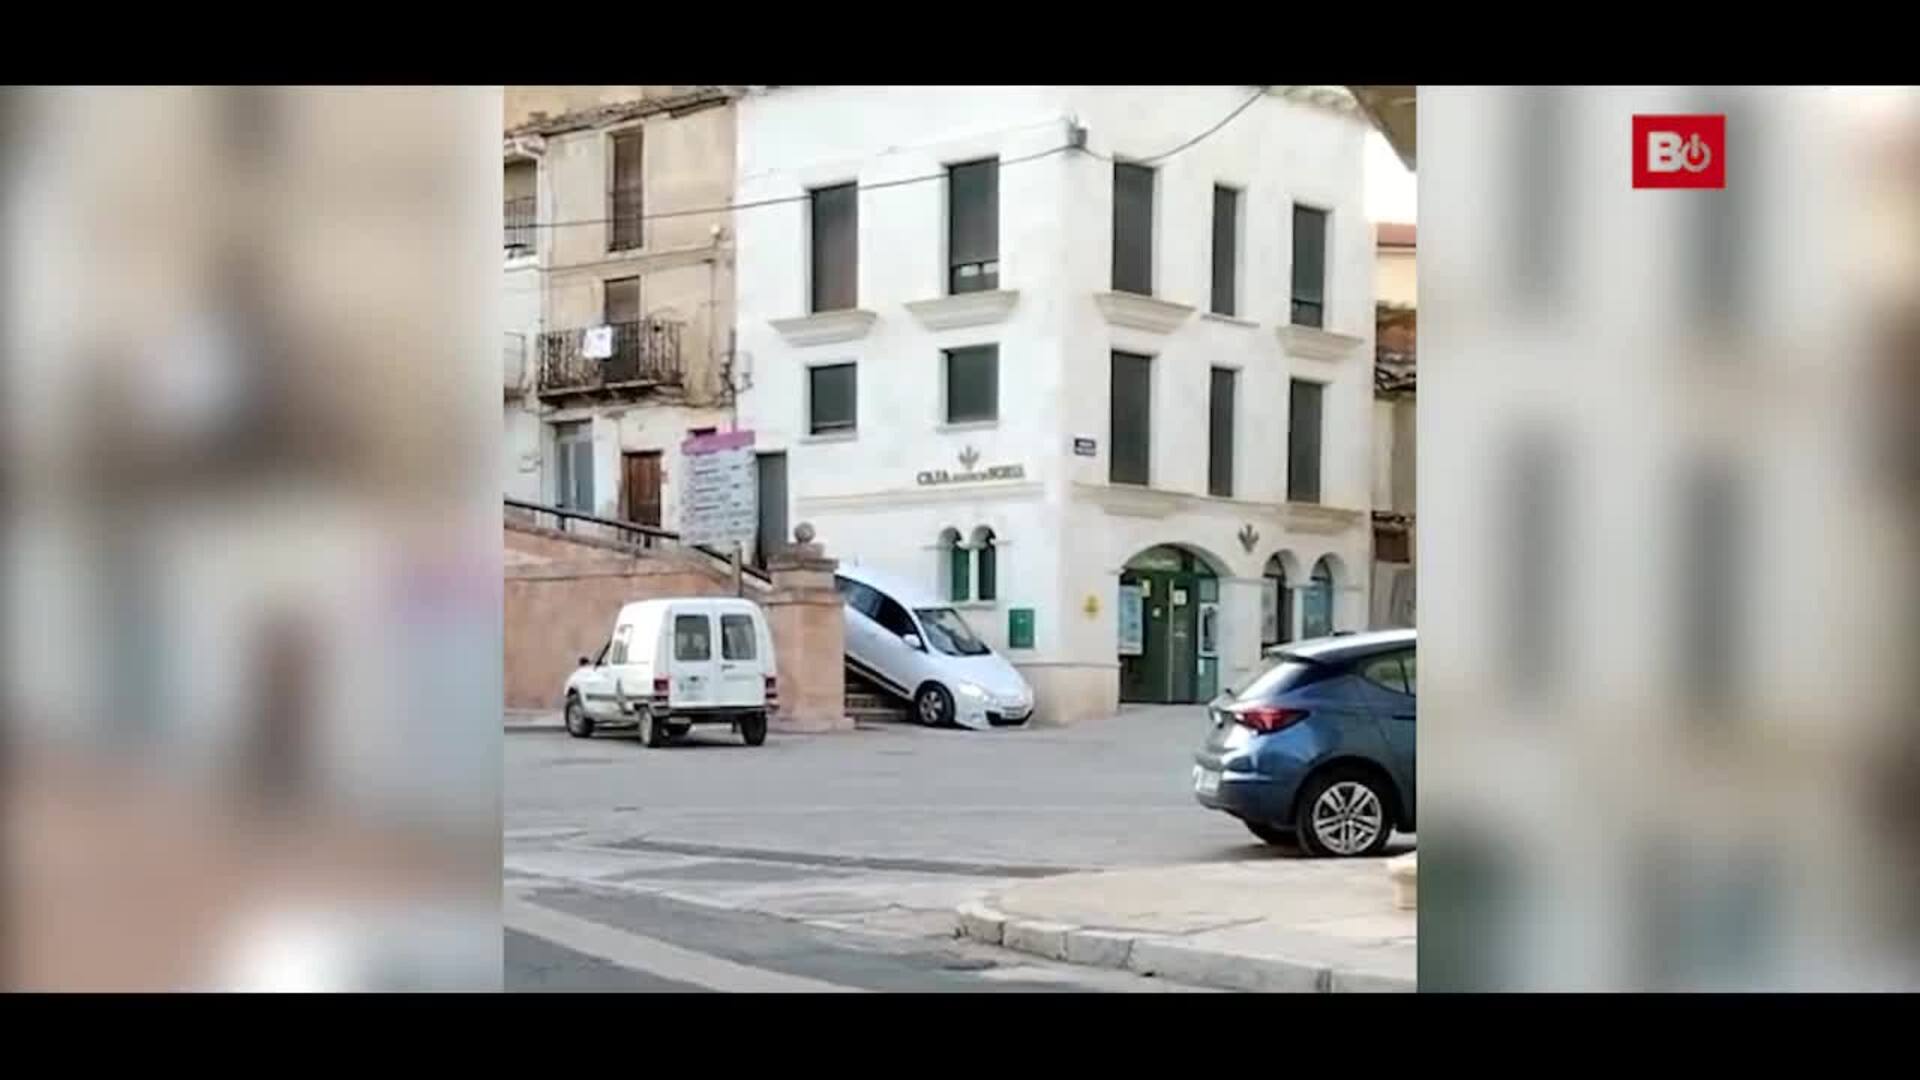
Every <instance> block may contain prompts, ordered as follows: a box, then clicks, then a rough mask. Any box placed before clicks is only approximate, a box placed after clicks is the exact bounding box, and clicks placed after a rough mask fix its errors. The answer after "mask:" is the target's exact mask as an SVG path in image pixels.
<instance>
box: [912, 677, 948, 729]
mask: <svg viewBox="0 0 1920 1080" xmlns="http://www.w3.org/2000/svg"><path fill="white" fill-rule="evenodd" d="M913 715H914V716H916V717H918V718H919V720H920V722H921V723H922V724H925V725H926V726H928V727H946V726H947V725H948V724H951V723H953V695H952V694H949V693H947V688H946V687H944V686H941V685H940V684H939V683H928V684H927V685H925V686H923V687H921V688H920V692H919V693H918V694H916V695H914V699H913Z"/></svg>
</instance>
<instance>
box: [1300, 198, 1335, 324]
mask: <svg viewBox="0 0 1920 1080" xmlns="http://www.w3.org/2000/svg"><path fill="white" fill-rule="evenodd" d="M1326 301H1327V212H1326V211H1325V210H1316V209H1314V208H1313V207H1311V206H1301V205H1300V204H1299V203H1295V204H1294V206H1293V324H1294V325H1295V326H1320V327H1324V326H1325V325H1326V318H1327V313H1326Z"/></svg>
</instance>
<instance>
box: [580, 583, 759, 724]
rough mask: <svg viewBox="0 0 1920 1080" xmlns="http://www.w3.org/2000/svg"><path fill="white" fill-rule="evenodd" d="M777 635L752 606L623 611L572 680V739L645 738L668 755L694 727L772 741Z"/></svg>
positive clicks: (694, 601) (678, 605) (676, 604)
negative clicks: (607, 731) (727, 728)
mask: <svg viewBox="0 0 1920 1080" xmlns="http://www.w3.org/2000/svg"><path fill="white" fill-rule="evenodd" d="M774 671H775V664H774V652H773V634H772V632H771V631H770V630H769V629H768V628H767V617H766V615H765V614H764V613H763V612H762V611H761V610H760V607H759V605H757V604H755V603H754V602H753V601H751V600H739V599H735V598H732V597H712V596H699V597H683V598H679V599H668V600H642V601H639V602H638V603H632V604H628V605H626V606H625V607H623V608H621V609H620V614H619V616H618V617H616V618H615V619H614V622H613V635H612V636H611V637H610V638H608V640H607V644H606V645H604V646H602V647H601V649H600V655H599V656H598V657H596V658H595V659H593V660H588V659H587V658H586V657H584V656H583V657H581V658H580V666H579V667H578V668H575V669H574V672H573V674H572V675H570V676H568V677H567V686H566V691H565V693H564V701H565V709H566V719H567V732H568V733H569V734H571V735H573V736H575V737H576V738H582V739H584V738H586V737H587V736H589V735H592V734H593V733H594V730H595V729H596V728H637V729H638V730H639V732H640V738H641V739H642V740H643V741H644V742H645V743H646V744H647V745H648V746H663V745H665V744H666V743H667V742H668V741H670V740H672V739H676V738H679V737H680V736H682V735H685V734H686V733H687V732H688V731H689V730H691V729H692V726H693V725H694V724H729V725H731V726H732V727H733V728H734V730H736V731H738V732H739V733H740V737H741V738H742V739H743V740H745V742H746V744H747V745H748V746H759V745H760V744H761V743H763V742H765V741H766V739H767V714H768V713H769V712H771V711H772V710H773V709H774V707H775V705H776V703H777V701H778V698H777V697H776V696H775V694H776V691H775V682H774Z"/></svg>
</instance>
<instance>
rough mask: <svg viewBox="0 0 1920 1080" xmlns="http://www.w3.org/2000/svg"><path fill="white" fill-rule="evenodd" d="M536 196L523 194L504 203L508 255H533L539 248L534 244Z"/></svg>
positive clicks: (509, 256) (511, 256) (512, 256)
mask: <svg viewBox="0 0 1920 1080" xmlns="http://www.w3.org/2000/svg"><path fill="white" fill-rule="evenodd" d="M533 206H534V197H533V196H531V195H526V196H522V197H521V198H517V199H508V200H507V201H506V202H505V203H504V204H502V208H503V216H504V217H505V220H506V223H507V257H508V258H514V257H516V256H520V255H531V254H533V253H534V252H535V251H537V250H538V248H536V247H535V246H534V218H533Z"/></svg>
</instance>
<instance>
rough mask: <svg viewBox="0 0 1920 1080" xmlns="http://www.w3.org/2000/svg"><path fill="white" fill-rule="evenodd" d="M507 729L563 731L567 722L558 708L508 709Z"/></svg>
mask: <svg viewBox="0 0 1920 1080" xmlns="http://www.w3.org/2000/svg"><path fill="white" fill-rule="evenodd" d="M506 714H507V730H508V731H565V730H566V729H567V722H566V719H565V718H564V717H562V716H561V715H560V710H558V709H508V710H506Z"/></svg>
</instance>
